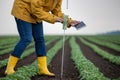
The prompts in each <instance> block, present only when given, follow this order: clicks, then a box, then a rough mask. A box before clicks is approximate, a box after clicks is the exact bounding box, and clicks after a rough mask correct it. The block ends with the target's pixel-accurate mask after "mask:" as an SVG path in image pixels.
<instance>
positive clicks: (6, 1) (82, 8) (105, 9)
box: [0, 0, 120, 35]
mask: <svg viewBox="0 0 120 80" xmlns="http://www.w3.org/2000/svg"><path fill="white" fill-rule="evenodd" d="M13 1H14V0H0V35H4V34H10V35H13V34H18V32H17V29H16V23H15V21H14V17H13V16H12V15H11V9H12V5H13ZM68 1H69V3H68V9H66V8H67V7H66V0H63V4H62V10H63V12H64V13H65V14H68V15H69V16H70V17H72V18H73V19H76V20H80V21H84V22H85V23H86V24H87V27H84V28H82V29H81V30H76V29H74V28H70V29H67V30H66V34H97V33H103V32H108V31H113V30H120V0H68ZM44 33H45V34H63V30H62V24H60V23H56V24H49V23H46V22H44Z"/></svg>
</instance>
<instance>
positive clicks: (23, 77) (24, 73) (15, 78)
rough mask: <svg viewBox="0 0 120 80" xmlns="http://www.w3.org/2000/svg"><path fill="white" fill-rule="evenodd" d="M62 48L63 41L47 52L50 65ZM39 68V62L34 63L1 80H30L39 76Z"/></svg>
mask: <svg viewBox="0 0 120 80" xmlns="http://www.w3.org/2000/svg"><path fill="white" fill-rule="evenodd" d="M61 47H62V40H60V41H58V42H57V43H56V44H55V45H54V47H52V48H51V49H50V50H49V51H48V52H47V60H48V65H49V64H50V62H51V60H52V58H53V57H54V56H55V54H56V53H57V52H58V50H59V49H61ZM38 71H39V70H38V67H37V61H35V62H33V63H32V64H31V65H29V66H24V67H21V68H19V69H18V70H17V71H16V72H15V74H12V75H8V76H7V77H4V78H1V79H0V80H30V78H31V77H32V76H35V75H37V74H38Z"/></svg>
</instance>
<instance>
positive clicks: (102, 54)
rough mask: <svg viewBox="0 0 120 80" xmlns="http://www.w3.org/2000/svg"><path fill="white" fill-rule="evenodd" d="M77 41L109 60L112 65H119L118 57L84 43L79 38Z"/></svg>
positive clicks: (93, 45)
mask: <svg viewBox="0 0 120 80" xmlns="http://www.w3.org/2000/svg"><path fill="white" fill-rule="evenodd" d="M79 39H80V40H81V41H82V43H84V44H85V45H87V46H88V47H90V48H92V49H93V50H94V51H95V52H96V53H97V54H98V55H100V56H102V57H103V58H105V59H107V60H109V61H110V62H112V63H115V64H118V65H120V57H119V56H114V55H112V54H110V53H108V52H106V51H104V50H102V49H100V48H99V47H98V46H97V45H95V44H92V43H90V42H87V41H85V40H84V39H83V38H81V37H79Z"/></svg>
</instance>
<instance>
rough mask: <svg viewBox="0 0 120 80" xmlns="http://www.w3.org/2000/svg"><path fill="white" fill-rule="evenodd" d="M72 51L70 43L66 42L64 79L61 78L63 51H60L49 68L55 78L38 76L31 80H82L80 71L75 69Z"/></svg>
mask: <svg viewBox="0 0 120 80" xmlns="http://www.w3.org/2000/svg"><path fill="white" fill-rule="evenodd" d="M70 51H71V49H70V46H69V44H68V41H66V45H65V55H64V68H63V76H62V78H61V61H62V60H61V57H62V49H60V50H59V51H58V52H57V54H56V55H55V56H54V58H53V60H52V62H51V63H50V65H49V66H48V68H49V70H50V71H51V72H53V73H55V77H47V76H40V75H37V76H34V77H32V78H31V80H80V79H79V73H78V70H77V69H76V68H75V65H74V62H73V61H72V59H71V58H70V57H71V54H70Z"/></svg>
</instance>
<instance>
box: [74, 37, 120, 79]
mask: <svg viewBox="0 0 120 80" xmlns="http://www.w3.org/2000/svg"><path fill="white" fill-rule="evenodd" d="M76 42H77V43H78V44H79V45H80V47H81V50H82V52H83V55H84V56H85V57H86V58H87V59H89V60H90V61H91V62H93V63H94V65H95V66H96V67H98V68H99V70H100V71H101V72H102V73H103V74H104V75H105V76H106V77H109V78H111V79H114V78H118V77H120V66H118V65H116V64H113V63H111V62H109V61H108V60H106V59H103V58H102V57H101V56H99V55H98V54H97V53H96V52H94V51H93V50H92V49H91V48H89V47H88V46H86V45H84V44H83V43H82V42H81V41H80V40H79V39H78V38H77V39H76Z"/></svg>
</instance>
